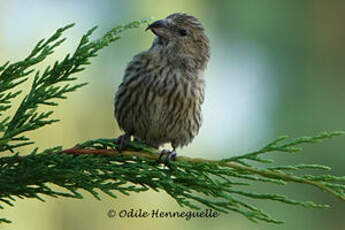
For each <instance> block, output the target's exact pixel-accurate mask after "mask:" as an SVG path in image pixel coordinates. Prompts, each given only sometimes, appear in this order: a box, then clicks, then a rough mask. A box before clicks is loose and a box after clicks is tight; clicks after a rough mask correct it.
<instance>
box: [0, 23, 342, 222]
mask: <svg viewBox="0 0 345 230" xmlns="http://www.w3.org/2000/svg"><path fill="white" fill-rule="evenodd" d="M146 22H147V21H136V22H133V23H129V24H127V25H122V26H117V27H115V28H113V29H112V30H111V31H109V32H108V33H106V34H105V35H104V36H103V37H101V38H100V39H98V40H95V41H90V39H89V37H90V35H91V34H92V32H93V31H94V30H95V29H96V27H94V28H92V29H91V30H89V31H88V32H87V33H86V34H85V35H84V36H83V37H82V38H81V40H80V42H79V45H78V46H77V48H76V50H75V52H74V53H73V54H72V55H69V54H68V55H66V56H65V58H64V59H63V60H62V61H57V62H56V63H55V64H54V65H53V66H48V67H47V68H46V69H45V70H44V71H43V72H42V73H40V72H38V71H35V69H34V68H33V66H34V65H35V64H37V63H39V62H41V61H43V60H44V59H45V58H46V57H47V56H49V55H50V54H52V53H53V52H54V50H55V48H56V47H58V46H59V45H60V44H62V43H63V41H64V40H65V39H64V38H63V39H61V38H60V37H61V36H62V33H63V32H64V31H66V30H67V29H69V28H71V27H72V26H73V24H71V25H68V26H66V27H63V28H61V29H58V30H57V31H56V33H55V34H53V35H52V36H51V37H50V38H48V39H47V40H41V41H40V42H38V44H37V45H36V46H35V47H34V49H33V51H32V52H31V53H30V54H29V55H28V56H27V57H26V58H25V59H24V60H23V61H19V62H16V63H13V64H10V63H5V64H4V65H2V66H0V134H1V135H0V136H1V137H0V152H4V153H5V152H7V153H8V151H11V152H12V154H11V155H10V156H2V157H0V209H2V208H4V205H10V206H13V205H14V201H15V199H16V198H36V199H39V200H42V201H44V199H43V197H42V195H45V196H51V197H70V198H77V199H81V198H83V195H82V193H81V191H82V190H84V191H87V192H89V193H90V194H92V195H93V196H94V197H95V198H96V199H100V196H99V192H103V193H105V194H107V195H109V196H111V197H114V198H116V197H117V195H118V194H119V193H121V194H124V195H130V194H131V193H133V192H143V191H147V190H149V189H152V190H154V191H157V192H160V191H165V192H166V193H167V194H168V195H170V196H171V197H172V198H173V199H175V200H176V202H177V203H178V204H179V205H180V206H182V207H188V208H191V209H199V208H201V207H202V206H207V207H210V208H212V209H214V210H217V211H219V212H222V213H228V212H231V211H232V212H236V213H239V214H242V215H243V216H245V217H247V218H248V219H249V220H251V221H254V222H257V221H264V222H269V223H282V221H280V220H277V219H275V218H273V217H271V216H270V215H269V214H267V213H266V212H264V211H263V210H261V209H260V208H258V207H255V206H254V205H252V204H250V202H249V201H250V199H265V200H273V201H278V202H282V203H284V204H291V205H298V206H303V207H314V208H325V207H327V205H324V204H317V203H315V202H312V201H297V200H293V199H291V198H288V197H286V196H284V195H281V194H276V193H258V192H250V191H249V189H248V188H250V187H251V186H250V185H251V183H252V182H259V183H273V184H278V185H282V186H284V185H286V184H287V183H288V182H294V183H299V184H308V185H311V186H314V187H316V188H318V189H321V190H323V191H325V192H328V193H329V194H331V195H333V196H336V197H337V198H339V199H340V200H345V184H344V182H345V176H334V175H329V174H323V175H319V174H317V175H310V174H303V170H304V169H311V170H323V171H326V170H330V168H329V167H328V166H325V165H318V164H306V163H302V164H298V165H287V166H275V167H269V166H267V165H268V164H270V163H272V160H270V159H268V158H267V154H269V153H273V152H275V153H276V152H283V153H293V152H298V151H301V148H300V145H301V144H312V143H316V142H320V141H323V140H326V139H330V138H333V137H336V136H340V135H343V134H344V132H330V133H327V132H325V133H322V134H321V135H318V136H315V137H301V138H297V139H295V140H291V141H289V140H288V139H287V137H279V138H277V139H276V140H274V141H272V142H270V143H269V144H267V145H265V146H264V147H263V148H261V149H259V150H258V151H254V152H251V153H248V154H243V155H239V156H234V157H229V158H226V159H222V160H208V159H201V158H189V157H185V156H179V157H178V158H177V161H172V162H170V163H169V165H168V166H169V167H165V165H164V164H163V163H162V162H161V161H159V160H158V156H159V155H158V152H157V150H154V149H152V148H149V147H148V146H146V145H143V144H141V143H138V142H131V143H130V145H129V148H128V149H127V150H126V151H123V152H122V153H119V152H117V151H116V147H117V146H116V145H115V144H114V139H96V140H89V141H86V142H84V143H81V144H78V145H76V146H75V147H73V148H70V149H64V150H63V148H62V147H61V146H58V147H54V148H50V149H46V150H44V151H39V149H38V148H37V147H36V148H35V149H34V150H33V151H32V152H31V153H29V154H27V155H24V154H23V153H20V152H19V148H18V147H20V146H24V145H32V144H34V143H33V142H32V141H31V140H30V139H29V138H28V137H27V136H25V133H26V132H27V131H32V130H36V129H39V128H41V127H43V126H46V125H50V124H53V123H55V122H57V121H58V120H57V119H52V118H51V115H52V113H53V111H48V112H40V111H39V109H40V108H41V106H57V105H58V104H57V100H60V99H66V95H67V94H68V93H70V92H73V91H75V90H77V89H79V88H81V87H82V86H84V85H85V84H86V83H81V84H73V82H74V81H75V80H76V77H75V75H74V74H75V73H77V72H80V71H82V70H84V68H85V67H86V65H88V64H90V62H89V61H90V58H92V57H95V56H97V54H98V51H99V50H101V49H102V48H104V47H106V46H108V45H109V44H110V43H112V42H114V41H116V40H118V39H119V38H120V33H121V32H123V31H125V30H127V29H132V28H137V27H139V26H141V25H143V24H145V23H146ZM34 72H35V73H34ZM31 76H32V77H33V81H32V84H31V89H30V91H29V92H28V93H27V94H26V95H25V96H24V99H23V100H22V101H21V103H20V105H19V107H18V108H17V110H16V111H15V113H14V114H13V115H12V116H10V115H7V116H6V117H5V118H3V115H4V113H5V112H7V111H8V109H9V108H10V107H11V106H12V103H13V100H14V99H15V98H16V97H17V96H18V95H19V94H21V93H22V91H20V90H18V88H17V86H18V85H20V84H22V83H23V82H25V81H26V80H28V78H29V77H31ZM253 163H255V165H254V164H253ZM258 163H260V164H258ZM258 165H259V166H258ZM52 184H53V185H57V186H58V188H56V187H52V186H51V185H52ZM1 222H9V220H7V219H5V218H0V223H1Z"/></svg>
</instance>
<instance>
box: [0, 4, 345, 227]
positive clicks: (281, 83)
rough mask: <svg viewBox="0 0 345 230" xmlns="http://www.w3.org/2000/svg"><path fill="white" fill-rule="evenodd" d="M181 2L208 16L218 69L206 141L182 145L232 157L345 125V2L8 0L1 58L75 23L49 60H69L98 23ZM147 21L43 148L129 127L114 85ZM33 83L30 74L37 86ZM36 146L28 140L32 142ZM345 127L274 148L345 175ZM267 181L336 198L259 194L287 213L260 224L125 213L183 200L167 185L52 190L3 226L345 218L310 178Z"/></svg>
mask: <svg viewBox="0 0 345 230" xmlns="http://www.w3.org/2000/svg"><path fill="white" fill-rule="evenodd" d="M175 12H186V13H189V14H192V15H194V16H196V17H198V18H199V19H200V20H201V21H202V23H203V24H204V26H205V28H206V31H207V34H208V36H209V38H210V41H211V60H210V63H209V65H208V69H207V72H206V78H207V90H206V101H205V104H204V106H203V115H204V124H203V126H202V128H201V130H200V133H199V135H198V136H197V138H196V139H195V141H194V142H193V143H192V144H191V145H189V146H188V147H186V148H184V149H182V150H180V152H179V153H180V154H186V155H188V156H191V157H205V158H212V159H220V158H222V157H225V156H231V155H234V154H240V153H244V152H248V151H252V150H255V149H256V148H258V147H260V146H262V145H264V144H265V143H267V142H268V141H270V140H272V139H274V138H275V137H276V136H279V135H289V136H292V137H298V136H303V135H316V134H318V133H319V132H321V131H324V130H345V102H344V99H345V76H344V73H345V26H344V22H345V14H344V12H345V1H332V0H331V1H323V0H314V1H313V0H310V1H308V0H305V1H298V0H290V1H276V0H262V1H247V0H228V1H225V0H224V1H211V0H204V1H201V0H199V1H197V0H189V1H186V0H174V1H153V0H142V1H134V0H130V1H129V0H116V1H115V0H99V1H91V0H74V1H71V0H60V1H58V0H55V1H54V0H48V1H47V0H46V1H44V0H40V1H32V0H27V1H19V0H11V1H5V0H0V34H1V36H0V64H3V63H5V62H6V61H7V60H10V61H18V60H21V59H22V58H24V57H25V56H26V55H27V54H28V53H29V52H30V51H31V49H32V48H33V46H34V44H35V43H36V42H37V41H39V40H40V39H41V38H46V37H48V36H49V35H51V34H52V33H53V32H54V31H55V30H56V29H57V28H58V27H61V26H64V25H66V24H69V23H72V22H75V23H76V26H75V27H74V28H73V29H71V30H69V31H68V32H67V33H66V34H65V36H67V37H68V40H67V42H66V43H64V44H63V46H62V47H60V48H59V49H58V50H57V52H56V53H54V55H52V57H51V58H50V59H49V60H48V61H46V62H44V63H43V64H42V65H39V66H38V67H39V68H43V67H44V66H46V65H47V64H51V63H52V62H53V61H54V60H56V59H62V58H63V57H64V55H66V54H67V53H68V52H72V51H73V49H74V48H75V47H76V45H77V42H78V39H79V38H80V36H81V35H82V34H83V33H85V32H86V31H87V30H88V29H89V28H91V27H92V26H94V25H99V29H98V30H97V32H96V33H95V35H94V38H97V37H99V36H101V35H102V34H103V33H104V32H106V31H107V30H109V29H111V28H112V27H113V26H115V25H118V24H121V23H127V22H130V21H133V20H137V19H144V18H149V17H154V18H155V19H160V18H164V17H166V16H167V15H169V14H171V13H175ZM152 39H153V35H152V33H150V32H144V29H138V30H135V31H130V32H127V33H126V34H125V35H124V38H123V39H121V40H119V41H118V42H116V43H115V44H113V45H111V46H110V47H108V48H106V49H105V50H103V51H102V52H101V54H100V56H99V57H97V58H96V59H93V61H92V65H91V66H89V68H88V69H87V70H86V71H83V72H81V73H79V74H78V77H79V78H80V81H82V82H84V81H88V82H89V83H90V84H89V85H88V86H87V87H85V88H83V89H81V90H79V91H77V92H76V93H73V94H70V95H69V98H68V100H65V101H61V103H60V106H59V107H57V108H56V109H55V114H54V117H55V118H59V119H61V120H62V121H61V122H59V123H56V124H54V125H52V126H51V127H46V128H43V129H41V130H39V131H38V132H33V133H32V134H31V137H32V138H33V139H34V140H35V141H36V143H37V145H38V146H40V147H41V148H46V147H51V146H56V145H63V146H65V147H71V146H73V145H74V144H76V143H78V142H82V141H85V140H88V139H94V138H99V137H107V138H112V137H115V136H118V135H119V134H120V130H119V128H118V126H117V124H116V122H115V121H114V118H113V95H114V92H115V90H116V89H117V86H118V85H119V83H120V81H121V79H122V74H123V71H124V69H125V66H126V63H127V62H128V61H129V60H130V59H131V57H132V56H133V55H135V54H136V53H138V52H140V51H142V50H144V49H147V48H149V46H150V45H151V42H152ZM28 89H29V85H27V88H26V90H28ZM29 149H30V148H28V150H29ZM344 150H345V138H344V137H339V138H336V139H334V140H331V141H327V142H325V143H322V144H315V145H313V146H305V150H304V151H303V152H302V153H300V154H297V155H284V154H277V155H274V156H272V158H274V159H275V160H277V161H278V162H279V163H281V164H292V163H301V162H303V163H322V164H326V165H329V166H331V167H332V168H333V170H332V171H331V172H330V173H332V174H335V175H345V169H344V162H345V154H344V152H345V151H344ZM255 189H257V191H259V192H270V191H274V192H280V193H283V194H286V195H288V196H290V197H291V198H293V199H303V200H315V201H319V202H321V203H328V204H330V205H331V208H329V209H322V210H319V209H306V208H301V207H294V206H287V205H282V204H280V203H274V202H270V201H260V202H254V203H255V204H257V205H259V206H260V207H262V208H264V209H265V210H266V211H267V212H269V213H271V214H272V215H273V216H274V217H276V218H280V219H284V220H286V221H287V223H286V224H284V225H282V226H280V225H271V224H265V223H259V224H254V223H251V222H249V221H248V220H247V219H245V218H244V217H242V216H240V215H238V214H235V213H230V214H228V215H221V216H220V217H218V218H217V219H195V220H191V221H188V222H187V221H185V220H183V219H151V218H145V219H119V218H114V219H111V218H108V217H107V215H106V213H107V211H108V209H109V208H113V209H115V210H121V209H130V208H142V209H148V210H151V209H156V208H160V209H163V210H181V208H179V207H178V205H177V204H176V203H175V202H174V201H173V200H171V199H170V197H169V196H168V195H167V194H165V193H163V192H161V193H156V192H146V193H141V194H133V195H131V196H130V197H124V196H122V195H120V196H119V199H117V200H115V199H110V198H108V197H107V196H105V195H103V196H102V197H103V199H102V201H97V200H95V199H94V198H92V197H91V196H89V195H88V194H85V195H86V199H83V200H73V199H67V198H66V199H62V198H59V199H53V198H48V197H47V198H46V203H42V202H40V201H37V200H20V199H19V200H18V201H16V202H15V207H13V208H11V207H6V209H5V210H2V211H1V215H4V217H6V218H9V219H11V220H13V221H14V223H13V224H10V225H4V226H1V227H0V229H17V230H20V229H47V230H48V229H49V230H55V229H104V230H107V229H119V228H120V229H121V228H122V229H123V228H131V229H139V228H140V229H143V228H149V229H161V228H163V227H164V229H178V228H184V229H215V230H217V229H259V230H260V229H315V230H319V229H337V230H338V229H345V218H344V216H345V203H344V202H341V201H340V200H338V199H337V198H335V197H332V196H330V195H329V194H326V193H323V192H320V191H318V190H317V189H316V188H311V187H309V186H304V185H294V184H292V185H289V186H288V187H287V188H285V187H283V188H282V187H279V186H272V187H269V186H262V185H259V184H258V185H256V187H255Z"/></svg>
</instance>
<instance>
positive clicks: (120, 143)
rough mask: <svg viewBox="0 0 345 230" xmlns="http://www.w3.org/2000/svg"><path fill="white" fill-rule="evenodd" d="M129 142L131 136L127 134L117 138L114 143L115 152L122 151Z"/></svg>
mask: <svg viewBox="0 0 345 230" xmlns="http://www.w3.org/2000/svg"><path fill="white" fill-rule="evenodd" d="M130 141H131V135H129V134H127V133H126V134H123V135H121V136H119V137H118V138H117V140H116V141H115V142H114V143H115V144H116V145H117V147H116V149H117V151H119V152H121V151H123V150H124V149H125V148H126V147H127V145H128V143H129V142H130Z"/></svg>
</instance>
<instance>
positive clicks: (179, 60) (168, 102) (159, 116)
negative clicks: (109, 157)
mask: <svg viewBox="0 0 345 230" xmlns="http://www.w3.org/2000/svg"><path fill="white" fill-rule="evenodd" d="M146 30H151V31H152V32H153V33H154V34H155V35H156V37H155V38H154V40H153V44H152V46H151V48H149V49H148V50H147V51H144V52H141V53H139V54H137V55H136V56H134V58H133V60H132V61H131V62H130V63H129V64H128V65H127V68H126V70H125V74H124V77H123V81H122V83H121V84H120V86H119V89H118V91H117V93H116V95H115V118H116V120H117V122H118V124H119V126H120V128H121V129H122V130H124V132H125V134H124V135H122V136H120V137H119V138H118V139H117V144H118V145H119V150H123V149H124V148H125V147H126V145H127V144H128V143H129V141H130V139H131V136H134V138H136V139H137V140H139V141H141V142H143V143H145V144H148V145H151V146H153V147H155V148H159V146H160V145H162V144H165V143H171V145H172V147H173V150H172V151H169V150H163V151H162V152H161V155H160V157H162V155H166V160H167V161H168V160H170V159H174V160H175V159H176V156H177V153H176V148H177V147H182V146H185V145H187V144H189V143H190V142H191V141H192V140H193V138H194V137H195V136H196V135H197V134H198V132H199V128H200V126H201V123H202V117H201V104H202V103H203V102H204V88H205V81H204V76H203V73H204V70H205V68H206V65H207V62H208V59H209V55H210V54H209V40H208V38H207V36H206V34H205V32H204V28H203V27H202V25H201V23H200V22H199V20H198V19H196V18H195V17H193V16H191V15H188V14H184V13H175V14H172V15H169V16H168V17H166V18H165V19H163V20H159V21H155V22H154V23H152V24H151V25H149V26H148V27H147V28H146Z"/></svg>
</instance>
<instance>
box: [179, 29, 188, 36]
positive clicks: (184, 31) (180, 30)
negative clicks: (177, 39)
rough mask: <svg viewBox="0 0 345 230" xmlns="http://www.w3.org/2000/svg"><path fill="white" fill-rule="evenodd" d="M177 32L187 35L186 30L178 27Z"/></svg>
mask: <svg viewBox="0 0 345 230" xmlns="http://www.w3.org/2000/svg"><path fill="white" fill-rule="evenodd" d="M178 32H179V34H180V35H181V36H186V35H187V30H184V29H179V30H178Z"/></svg>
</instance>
